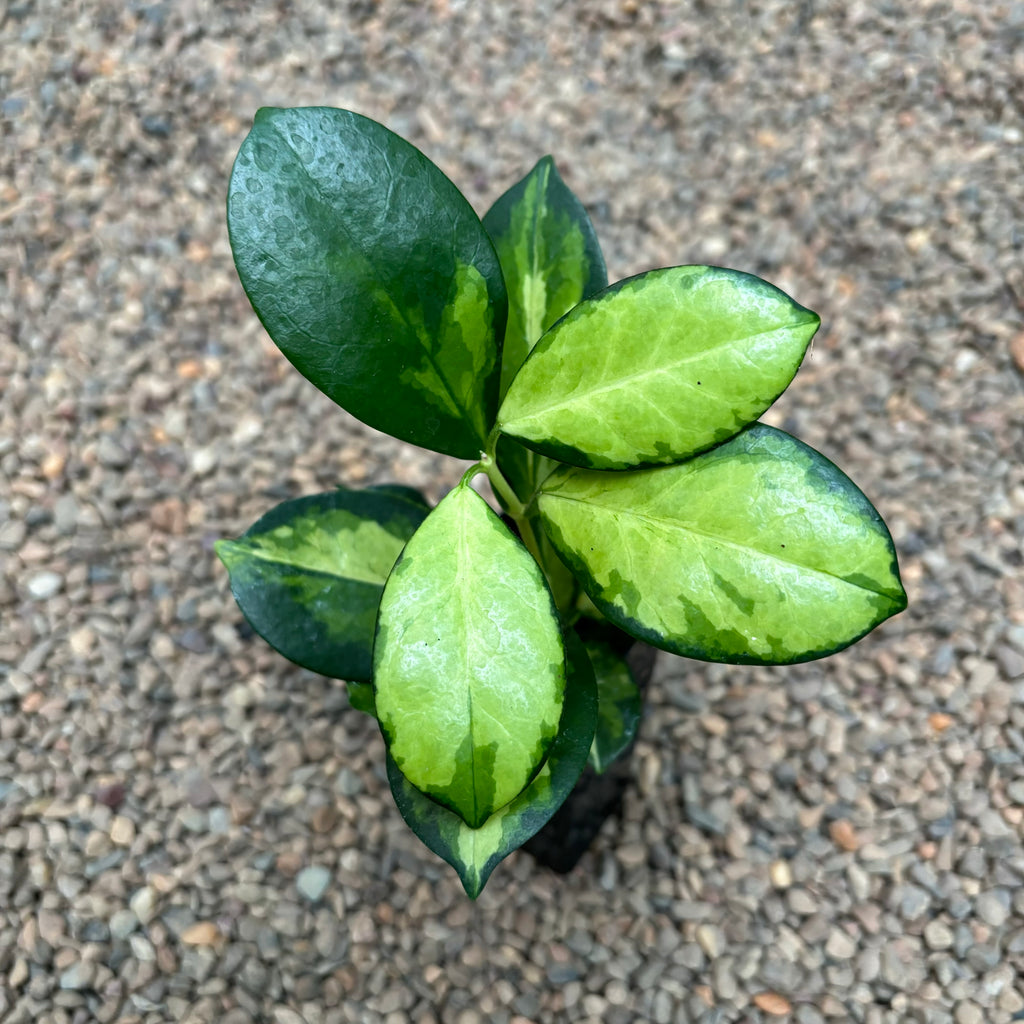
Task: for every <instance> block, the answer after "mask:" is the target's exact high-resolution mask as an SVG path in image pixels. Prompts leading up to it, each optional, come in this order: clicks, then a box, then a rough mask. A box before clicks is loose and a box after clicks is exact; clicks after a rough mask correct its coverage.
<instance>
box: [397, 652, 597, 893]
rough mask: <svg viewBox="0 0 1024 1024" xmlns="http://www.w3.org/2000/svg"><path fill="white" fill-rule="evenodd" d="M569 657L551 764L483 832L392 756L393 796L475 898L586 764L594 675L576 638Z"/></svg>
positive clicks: (593, 716)
mask: <svg viewBox="0 0 1024 1024" xmlns="http://www.w3.org/2000/svg"><path fill="white" fill-rule="evenodd" d="M566 654H567V657H568V677H567V682H566V689H565V703H564V706H563V709H562V718H561V721H560V723H559V729H558V735H557V736H556V737H555V741H554V743H552V744H551V749H550V751H549V753H548V757H547V760H546V761H545V762H544V764H543V766H542V767H541V769H540V771H539V772H538V773H537V775H536V777H535V778H534V779H533V781H532V782H531V783H530V784H529V786H527V787H526V789H525V790H523V792H522V793H520V794H519V795H518V796H517V797H516V798H515V799H514V800H513V801H512V802H511V803H509V804H507V805H506V806H505V807H503V808H501V809H500V810H499V811H497V812H496V813H495V814H493V815H491V816H490V817H489V818H488V819H487V820H486V821H485V822H484V823H483V825H482V826H481V827H480V828H476V829H473V828H469V827H468V826H467V825H466V823H465V822H464V821H463V820H462V819H461V818H460V817H459V816H458V815H457V814H453V813H452V812H451V811H449V810H447V809H446V808H444V807H442V806H441V805H440V804H437V803H435V802H434V801H433V800H431V799H429V798H428V797H426V796H424V795H423V794H422V793H421V792H420V791H419V790H417V789H416V787H415V786H413V785H412V784H411V783H410V782H409V780H408V779H406V777H405V776H404V775H403V774H402V773H401V771H399V769H398V766H397V765H396V764H395V762H394V759H393V758H391V757H390V756H389V757H388V779H389V781H390V783H391V792H392V793H393V794H394V797H395V803H396V804H397V805H398V809H399V811H400V812H401V814H402V817H403V818H404V819H405V821H406V824H408V825H409V827H410V828H411V829H412V830H413V831H414V832H415V833H416V835H418V836H419V837H420V839H421V840H422V841H423V842H424V843H425V844H426V845H427V846H428V847H429V848H430V849H431V850H433V851H434V853H436V854H437V855H438V856H439V857H442V858H443V859H444V860H446V861H447V862H448V863H449V864H451V866H452V867H453V868H455V870H456V871H457V872H458V875H459V878H460V879H461V880H462V885H463V887H464V888H465V890H466V892H467V893H468V894H469V896H470V897H472V898H473V899H476V897H477V896H479V895H480V893H481V891H482V890H483V887H484V885H485V884H486V882H487V879H488V878H489V877H490V875H491V872H492V871H493V870H494V869H495V867H497V865H498V864H499V863H500V862H501V861H502V860H504V859H505V858H506V857H507V856H508V855H509V854H510V853H512V851H513V850H516V849H518V848H519V847H520V846H522V844H523V843H525V842H526V841H527V840H528V839H530V838H531V837H532V836H534V835H536V833H537V832H539V831H540V829H541V828H543V827H544V825H545V824H546V823H547V822H548V821H549V820H550V818H551V816H552V815H553V814H554V813H555V811H557V810H558V808H559V807H560V806H561V805H562V803H563V802H564V801H565V798H566V797H567V796H568V795H569V793H570V791H571V790H572V788H573V786H575V785H576V782H577V780H578V779H579V777H580V773H581V772H582V771H583V768H584V766H585V765H586V763H587V753H588V751H589V750H590V746H591V742H592V739H593V736H594V727H595V723H596V721H597V694H596V689H595V686H594V675H593V671H592V670H591V668H590V662H589V660H588V658H587V655H586V652H585V651H584V650H583V648H582V645H581V644H580V642H579V640H577V639H576V638H575V637H574V636H571V635H570V636H569V638H568V639H567V641H566Z"/></svg>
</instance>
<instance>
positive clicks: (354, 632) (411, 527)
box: [215, 487, 429, 710]
mask: <svg viewBox="0 0 1024 1024" xmlns="http://www.w3.org/2000/svg"><path fill="white" fill-rule="evenodd" d="M428 511H429V509H428V508H427V505H426V503H425V502H424V501H423V498H422V497H421V496H420V495H419V494H417V493H416V492H415V491H412V490H410V489H409V488H396V487H381V488H370V489H368V490H365V491H349V490H344V489H341V488H339V489H338V490H336V491H328V492H327V493H325V494H314V495H311V496H310V497H307V498H296V499H294V500H292V501H285V502H282V503H281V504H280V505H278V506H277V507H276V508H275V509H273V510H271V511H270V512H268V513H267V514H266V515H265V516H263V517H262V518H261V519H260V520H258V521H257V522H256V523H255V524H254V525H253V526H252V527H251V528H250V529H249V530H248V531H247V532H246V533H245V534H243V535H242V536H241V537H239V538H238V540H221V541H218V542H217V544H216V545H215V546H216V550H217V554H218V556H219V557H220V559H221V561H222V562H223V563H224V565H225V566H226V567H227V570H228V574H229V575H230V578H231V590H232V592H233V593H234V595H235V600H236V601H237V602H238V606H239V608H241V610H242V613H243V614H244V615H245V617H246V618H247V619H248V620H249V623H250V624H251V625H252V628H253V629H255V630H256V632H257V633H259V634H260V636H262V637H263V639H264V640H266V641H267V643H269V644H270V645H271V646H272V647H273V648H275V649H276V650H277V651H279V652H280V653H281V654H283V655H284V656H285V657H286V658H288V659H289V660H291V661H294V662H295V663H296V664H297V665H302V666H303V667H304V668H308V669H310V670H311V671H313V672H319V673H320V674H321V675H325V676H331V677H333V678H336V679H347V680H362V681H366V680H369V678H370V673H371V668H372V657H373V634H374V627H375V625H376V621H377V606H378V604H379V603H380V596H381V594H382V593H383V590H384V581H385V580H386V579H387V578H388V574H389V573H390V572H391V568H392V566H393V565H394V564H395V560H396V559H397V558H398V556H399V554H401V551H402V548H403V547H404V546H405V542H406V541H407V540H408V539H409V538H410V537H411V536H412V535H413V533H414V532H415V531H416V528H417V527H418V526H419V525H420V523H422V522H423V520H424V519H426V517H427V513H428ZM353 692H354V694H355V695H356V702H355V703H356V705H357V706H358V707H359V708H360V710H369V708H368V707H367V706H366V704H367V702H366V700H365V696H366V695H365V693H364V692H363V691H358V693H356V691H353ZM371 706H372V705H371Z"/></svg>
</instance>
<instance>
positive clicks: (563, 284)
mask: <svg viewBox="0 0 1024 1024" xmlns="http://www.w3.org/2000/svg"><path fill="white" fill-rule="evenodd" d="M483 223H484V227H485V228H486V230H487V233H488V234H489V235H490V236H491V240H492V241H493V242H494V247H495V249H497V252H498V259H499V260H500V261H501V269H502V273H503V274H504V276H505V285H506V287H507V288H508V299H509V308H508V328H507V329H506V331H505V344H504V349H503V351H502V357H501V393H502V394H504V393H505V392H506V391H507V390H508V386H509V384H510V383H511V382H512V378H513V377H514V376H515V375H516V371H517V370H518V369H519V367H520V366H522V364H523V360H524V359H525V358H526V357H527V355H528V354H529V352H530V349H532V348H533V346H534V345H536V344H537V341H538V339H539V338H540V336H541V335H542V334H543V333H544V332H545V331H546V330H547V329H548V328H549V327H550V326H551V325H552V324H553V323H554V322H555V321H556V320H557V319H558V318H559V317H561V316H563V315H564V314H565V313H567V312H568V311H569V310H570V309H572V307H573V306H575V305H576V303H578V302H580V301H581V300H582V299H584V298H586V297H587V296H588V295H593V294H594V293H595V292H598V291H600V290H601V289H602V288H604V287H605V286H606V285H607V284H608V276H607V272H606V270H605V265H604V257H603V256H602V255H601V247H600V245H599V244H598V241H597V235H596V234H595V232H594V226H593V224H591V222H590V218H589V217H588V216H587V211H586V210H585V209H584V208H583V204H582V203H581V202H580V201H579V200H578V199H577V198H576V196H575V195H574V194H573V193H572V191H571V190H570V189H569V188H568V186H567V185H566V184H565V182H564V181H562V178H561V176H560V175H559V173H558V170H557V169H556V167H555V162H554V160H552V159H551V157H550V156H546V157H543V158H542V159H541V160H539V161H538V162H537V165H536V166H535V167H534V168H533V170H532V171H530V173H529V174H527V175H526V177H525V178H523V179H522V180H521V181H519V182H517V183H516V184H515V185H513V186H512V188H510V189H509V190H508V191H507V192H506V193H505V194H504V195H503V196H502V197H501V198H500V199H498V201H497V202H496V203H495V204H494V205H493V206H492V207H491V209H490V210H489V211H488V212H487V214H486V215H485V216H484V219H483Z"/></svg>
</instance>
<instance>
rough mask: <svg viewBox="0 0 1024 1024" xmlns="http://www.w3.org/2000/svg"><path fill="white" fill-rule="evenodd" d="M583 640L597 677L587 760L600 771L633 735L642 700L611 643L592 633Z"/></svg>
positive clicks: (624, 663) (627, 669) (626, 746)
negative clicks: (592, 733)
mask: <svg viewBox="0 0 1024 1024" xmlns="http://www.w3.org/2000/svg"><path fill="white" fill-rule="evenodd" d="M584 644H585V646H586V649H587V654H588V656H589V657H590V664H591V666H592V667H593V669H594V678H595V680H596V681H597V728H596V730H595V731H594V742H593V744H592V746H591V748H590V757H589V762H590V766H591V767H592V768H593V769H594V771H596V772H597V773H598V775H600V774H602V773H603V772H604V771H605V770H606V769H607V768H608V766H609V765H610V764H611V763H612V762H613V761H614V760H615V759H616V758H617V757H618V756H619V755H620V754H622V753H623V752H624V751H625V750H626V749H627V748H628V747H629V745H630V744H631V743H632V742H633V740H634V739H635V738H636V733H637V729H639V727H640V717H641V714H642V713H643V700H642V698H641V696H640V689H639V687H638V686H637V685H636V680H635V679H634V678H633V673H632V672H630V670H629V665H628V664H627V663H626V660H625V658H624V657H623V656H622V654H621V653H619V652H618V651H617V650H616V649H615V647H614V646H613V645H612V644H611V643H608V642H607V641H605V640H601V639H598V638H597V637H596V636H592V637H588V638H587V639H586V640H584Z"/></svg>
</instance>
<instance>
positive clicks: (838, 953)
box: [825, 928, 857, 960]
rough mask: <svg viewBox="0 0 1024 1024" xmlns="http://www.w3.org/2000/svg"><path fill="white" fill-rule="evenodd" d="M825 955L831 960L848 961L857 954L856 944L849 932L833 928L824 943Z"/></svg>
mask: <svg viewBox="0 0 1024 1024" xmlns="http://www.w3.org/2000/svg"><path fill="white" fill-rule="evenodd" d="M825 953H826V954H827V955H828V956H830V957H832V959H833V960H850V959H851V958H852V957H854V956H855V955H856V953H857V943H856V941H855V940H854V938H853V936H851V935H850V934H849V932H846V931H844V930H843V929H842V928H833V929H832V931H831V933H830V934H829V937H828V941H827V942H826V943H825Z"/></svg>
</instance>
